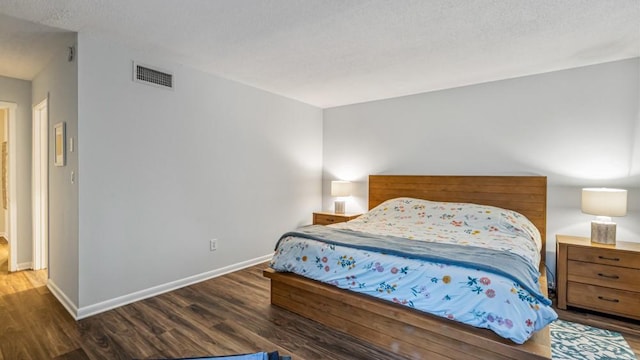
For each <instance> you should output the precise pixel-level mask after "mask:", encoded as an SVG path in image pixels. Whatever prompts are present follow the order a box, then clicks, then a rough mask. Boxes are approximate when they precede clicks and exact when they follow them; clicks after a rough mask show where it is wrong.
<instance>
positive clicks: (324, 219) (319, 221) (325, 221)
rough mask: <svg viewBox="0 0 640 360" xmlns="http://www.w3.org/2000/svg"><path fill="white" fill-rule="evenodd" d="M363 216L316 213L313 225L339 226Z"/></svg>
mask: <svg viewBox="0 0 640 360" xmlns="http://www.w3.org/2000/svg"><path fill="white" fill-rule="evenodd" d="M360 215H361V214H334V213H329V212H314V213H313V224H314V225H331V224H337V223H341V222H345V221H349V220H353V219H355V218H357V217H358V216H360Z"/></svg>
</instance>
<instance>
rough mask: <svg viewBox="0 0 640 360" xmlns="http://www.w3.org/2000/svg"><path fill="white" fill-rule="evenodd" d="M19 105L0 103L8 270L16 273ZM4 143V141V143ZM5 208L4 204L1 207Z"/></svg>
mask: <svg viewBox="0 0 640 360" xmlns="http://www.w3.org/2000/svg"><path fill="white" fill-rule="evenodd" d="M17 108H18V105H17V104H15V103H11V102H5V101H0V109H3V110H5V120H6V121H5V124H4V127H5V139H6V145H4V147H5V149H6V150H5V151H6V153H5V158H4V159H3V161H2V166H3V168H2V171H3V172H2V174H4V177H3V178H2V181H3V184H2V191H3V194H2V196H3V198H4V200H6V207H7V208H6V219H7V222H6V232H5V234H6V239H7V241H8V244H9V251H8V260H7V268H8V271H10V272H11V271H16V270H17V269H18V247H17V237H18V217H17V214H18V211H17V210H18V208H17V204H16V199H17V190H16V182H17V156H16V151H17V146H16V138H17V131H16V129H17V124H16V121H17V120H16V110H17ZM3 143H4V141H3ZM1 206H3V208H4V203H3V204H2V205H1Z"/></svg>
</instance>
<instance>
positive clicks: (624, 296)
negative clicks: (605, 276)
mask: <svg viewBox="0 0 640 360" xmlns="http://www.w3.org/2000/svg"><path fill="white" fill-rule="evenodd" d="M567 303H568V304H569V305H571V306H578V307H582V308H585V309H591V310H596V311H602V312H608V313H611V314H615V315H621V316H627V317H631V318H634V319H640V296H638V293H636V292H631V291H624V290H614V289H610V288H606V287H601V286H594V285H586V284H581V283H574V282H569V284H568V286H567Z"/></svg>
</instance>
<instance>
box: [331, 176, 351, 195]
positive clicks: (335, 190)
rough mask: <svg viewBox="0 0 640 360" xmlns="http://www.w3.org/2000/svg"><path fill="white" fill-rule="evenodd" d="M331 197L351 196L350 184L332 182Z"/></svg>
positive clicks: (347, 182) (346, 182)
mask: <svg viewBox="0 0 640 360" xmlns="http://www.w3.org/2000/svg"><path fill="white" fill-rule="evenodd" d="M331 196H337V197H342V196H351V182H350V181H341V180H336V181H332V182H331Z"/></svg>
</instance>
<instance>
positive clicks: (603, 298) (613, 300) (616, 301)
mask: <svg viewBox="0 0 640 360" xmlns="http://www.w3.org/2000/svg"><path fill="white" fill-rule="evenodd" d="M598 299H600V300H604V301H610V302H614V303H619V302H620V300H618V299H608V298H606V297H603V296H598Z"/></svg>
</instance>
